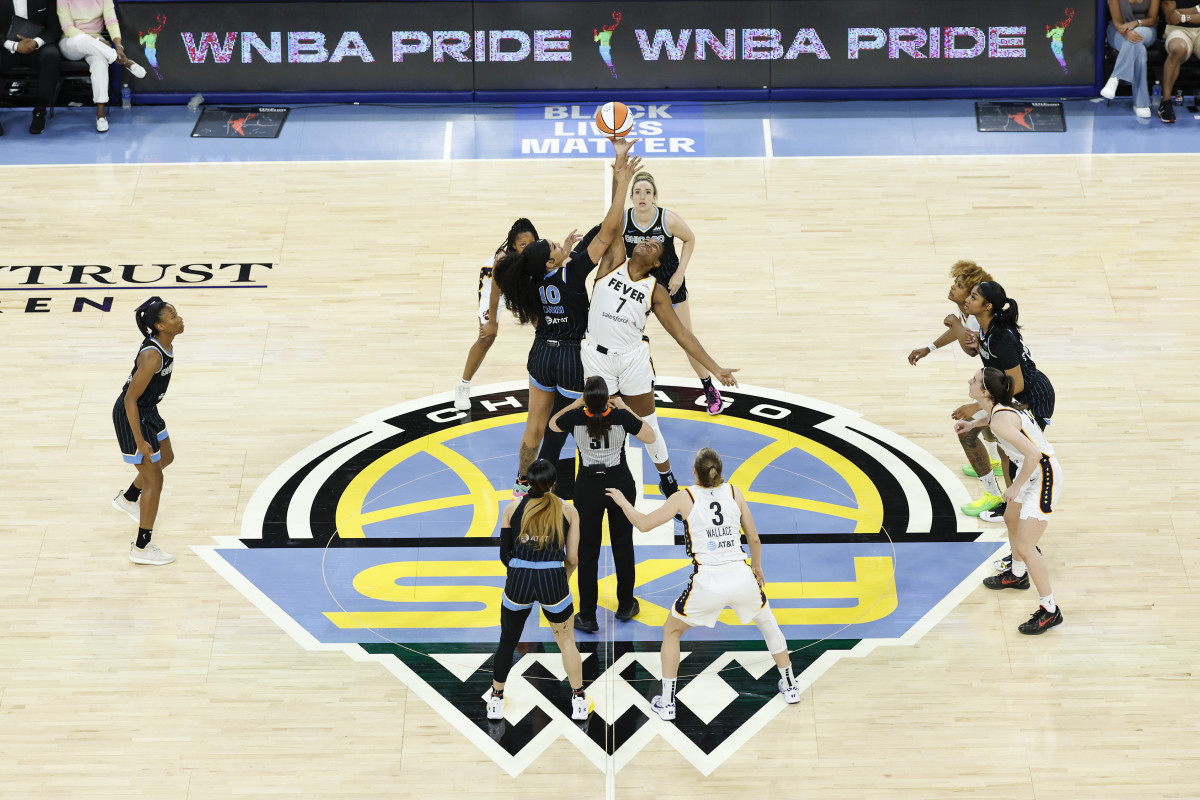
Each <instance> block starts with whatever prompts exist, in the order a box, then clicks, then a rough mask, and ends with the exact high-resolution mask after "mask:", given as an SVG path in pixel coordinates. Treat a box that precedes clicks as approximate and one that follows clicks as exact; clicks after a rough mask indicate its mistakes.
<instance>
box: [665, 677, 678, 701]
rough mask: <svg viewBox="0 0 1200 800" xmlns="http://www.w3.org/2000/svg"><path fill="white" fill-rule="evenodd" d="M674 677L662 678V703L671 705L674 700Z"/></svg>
mask: <svg viewBox="0 0 1200 800" xmlns="http://www.w3.org/2000/svg"><path fill="white" fill-rule="evenodd" d="M675 680H676V679H675V678H663V679H662V684H663V690H662V698H663V705H668V706H669V705H671V704H672V703H674V702H675Z"/></svg>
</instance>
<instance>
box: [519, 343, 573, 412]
mask: <svg viewBox="0 0 1200 800" xmlns="http://www.w3.org/2000/svg"><path fill="white" fill-rule="evenodd" d="M525 366H526V368H527V369H528V370H529V380H531V381H533V385H534V386H536V387H538V388H539V389H541V390H542V391H546V392H554V391H557V392H558V393H559V394H561V395H563V396H565V397H570V398H572V399H575V398H577V397H580V396H582V395H583V362H582V361H580V360H579V342H560V341H557V340H548V339H534V340H533V347H531V348H530V350H529V360H528V361H527V362H526V363H525Z"/></svg>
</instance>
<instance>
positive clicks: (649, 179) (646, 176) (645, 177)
mask: <svg viewBox="0 0 1200 800" xmlns="http://www.w3.org/2000/svg"><path fill="white" fill-rule="evenodd" d="M642 181H645V182H646V183H648V184H650V188H651V189H653V190H654V196H655V197H658V184H656V183H655V182H654V176H653V175H651V174H650V173H649V172H639V173H638V174H637V175H634V176H633V180H632V181H631V182H630V184H629V196H630V197H633V187H635V186H637V185H638V184H639V183H640V182H642Z"/></svg>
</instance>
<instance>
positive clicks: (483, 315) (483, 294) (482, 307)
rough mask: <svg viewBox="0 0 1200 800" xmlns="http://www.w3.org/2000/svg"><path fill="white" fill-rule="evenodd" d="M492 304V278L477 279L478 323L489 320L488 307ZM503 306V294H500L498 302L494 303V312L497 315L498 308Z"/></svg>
mask: <svg viewBox="0 0 1200 800" xmlns="http://www.w3.org/2000/svg"><path fill="white" fill-rule="evenodd" d="M491 304H492V279H491V278H480V279H479V324H480V325H482V324H484V323H485V322H488V321H489V318H490V314H489V313H488V312H489V307H490V306H491ZM503 308H504V295H500V302H499V303H497V304H496V314H497V315H499V313H500V309H503Z"/></svg>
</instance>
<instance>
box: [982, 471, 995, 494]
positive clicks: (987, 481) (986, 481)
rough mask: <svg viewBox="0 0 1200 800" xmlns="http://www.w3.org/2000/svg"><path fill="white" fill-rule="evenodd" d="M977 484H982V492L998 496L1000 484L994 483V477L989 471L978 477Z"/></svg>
mask: <svg viewBox="0 0 1200 800" xmlns="http://www.w3.org/2000/svg"><path fill="white" fill-rule="evenodd" d="M979 482H980V483H982V484H983V490H984V491H985V492H987V493H988V494H994V495H997V496H999V494H1000V484H998V483H996V476H995V475H993V474H992V471H991V470H988V471H987V472H985V473H984V474H983V475H980V476H979Z"/></svg>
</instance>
